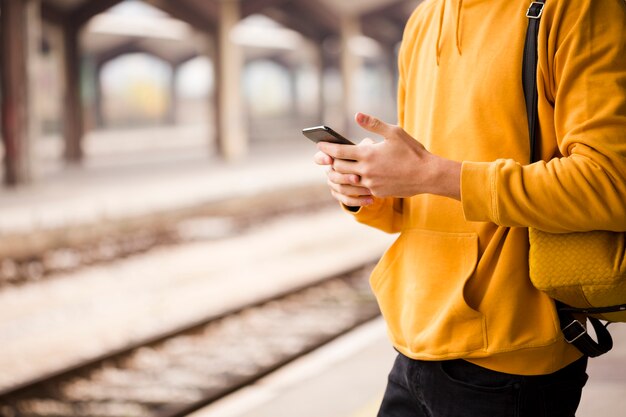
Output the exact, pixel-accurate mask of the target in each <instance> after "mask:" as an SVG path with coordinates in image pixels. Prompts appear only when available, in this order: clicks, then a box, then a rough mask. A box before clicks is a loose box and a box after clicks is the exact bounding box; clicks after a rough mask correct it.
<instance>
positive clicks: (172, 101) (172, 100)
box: [165, 64, 180, 125]
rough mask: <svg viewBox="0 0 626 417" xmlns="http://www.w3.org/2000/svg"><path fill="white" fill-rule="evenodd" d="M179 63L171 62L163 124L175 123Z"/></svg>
mask: <svg viewBox="0 0 626 417" xmlns="http://www.w3.org/2000/svg"><path fill="white" fill-rule="evenodd" d="M179 69H180V64H172V76H171V78H170V84H169V97H168V102H167V110H166V112H165V124H166V125H176V122H177V116H176V115H177V113H178V92H177V91H176V79H177V78H178V70H179Z"/></svg>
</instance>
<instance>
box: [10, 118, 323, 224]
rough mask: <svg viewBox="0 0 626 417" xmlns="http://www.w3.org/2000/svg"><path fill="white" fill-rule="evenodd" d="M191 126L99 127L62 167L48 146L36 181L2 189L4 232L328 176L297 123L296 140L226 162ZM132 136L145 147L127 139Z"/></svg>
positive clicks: (138, 212) (108, 218)
mask: <svg viewBox="0 0 626 417" xmlns="http://www.w3.org/2000/svg"><path fill="white" fill-rule="evenodd" d="M188 130H189V129H187V128H184V127H180V128H169V129H167V128H160V129H155V130H150V129H142V130H138V131H137V130H135V131H133V130H129V131H121V132H116V134H112V133H107V132H101V133H94V134H92V136H96V137H95V138H93V139H92V140H91V142H89V143H94V144H95V145H94V146H92V148H94V151H93V155H92V156H91V157H89V158H87V159H86V160H85V161H84V162H83V163H82V164H81V165H79V166H69V167H62V166H61V167H60V166H58V164H59V161H58V157H57V158H56V162H55V163H52V162H51V161H50V159H51V158H52V156H53V155H54V152H53V151H48V152H46V153H45V155H47V157H46V158H44V159H43V162H42V165H43V166H45V168H41V170H40V172H39V174H38V177H37V178H36V180H35V181H34V182H33V183H32V184H30V185H25V186H21V187H19V188H17V189H3V190H2V193H0V236H7V235H20V234H26V233H31V232H33V231H41V230H54V229H62V228H65V227H73V226H77V225H91V224H97V223H100V222H112V221H115V220H119V219H124V218H128V217H139V216H145V215H148V214H151V213H157V212H166V211H174V210H179V209H182V208H187V207H190V206H197V205H200V204H206V203H210V202H214V201H219V200H223V199H226V198H234V197H239V196H249V195H253V194H260V193H263V192H265V191H268V190H275V189H281V188H290V187H291V188H293V187H302V186H306V185H311V184H323V182H324V178H323V174H321V172H322V171H321V169H320V167H317V166H315V165H314V163H313V162H312V155H313V153H314V152H315V147H314V145H313V144H312V143H309V142H308V141H306V139H305V138H303V137H298V136H301V135H300V134H299V132H297V131H295V132H294V138H293V141H281V142H279V143H270V144H268V145H267V146H262V145H261V144H254V145H253V147H252V149H251V150H250V154H249V156H247V157H245V158H243V159H241V160H238V161H234V162H224V161H222V160H220V159H218V158H217V157H215V156H214V155H213V154H212V153H211V152H210V150H209V144H207V143H204V142H202V141H200V140H199V137H198V134H199V133H198V132H196V131H191V132H189V131H188ZM161 136H166V137H167V138H162V137H161ZM172 137H174V138H175V139H176V140H173V139H172ZM167 141H169V142H167ZM134 142H139V143H140V144H141V143H143V144H144V145H143V146H144V148H143V149H141V148H139V149H135V148H133V147H131V146H129V145H124V144H127V143H134ZM152 142H157V144H158V143H160V144H161V146H160V147H158V146H157V145H155V144H154V143H152ZM171 142H174V145H172V144H168V145H167V146H165V144H166V143H171ZM178 142H180V143H178ZM177 143H178V144H177ZM135 146H137V145H135ZM151 146H152V147H151ZM118 148H122V150H121V151H120V150H118ZM55 164H56V165H55Z"/></svg>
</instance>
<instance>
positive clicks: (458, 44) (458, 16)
mask: <svg viewBox="0 0 626 417" xmlns="http://www.w3.org/2000/svg"><path fill="white" fill-rule="evenodd" d="M458 1H459V3H458V5H457V8H456V50H457V51H458V52H459V55H463V54H462V51H461V13H462V12H463V0H458Z"/></svg>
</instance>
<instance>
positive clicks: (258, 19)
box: [0, 0, 626, 417]
mask: <svg viewBox="0 0 626 417" xmlns="http://www.w3.org/2000/svg"><path fill="white" fill-rule="evenodd" d="M418 3H419V1H418V0H410V1H409V0H340V1H333V0H146V1H139V0H0V80H1V83H0V99H1V103H2V105H1V106H2V113H1V117H0V136H1V138H2V141H1V143H0V155H1V157H2V170H1V174H0V175H1V178H2V185H1V186H0V417H16V416H29V417H35V416H55V417H70V416H85V417H87V416H90V417H93V416H99V417H104V416H119V417H132V416H160V417H166V416H183V415H193V416H194V417H228V416H232V417H235V416H237V417H264V416H267V417H281V416H289V417H293V416H298V417H308V416H311V417H365V416H374V415H375V414H376V410H377V405H378V402H379V401H380V398H381V396H382V393H383V390H384V387H385V384H386V375H387V372H388V370H389V369H390V367H391V363H392V361H393V359H394V355H395V352H394V351H393V349H391V347H390V345H389V342H388V341H387V337H386V334H385V326H384V324H383V323H382V321H381V319H380V318H379V315H378V308H377V305H376V302H375V300H373V298H372V295H371V292H370V290H369V286H368V275H369V272H370V271H371V269H372V267H373V265H374V264H375V262H376V261H377V259H378V258H379V257H380V256H381V255H382V253H383V252H384V250H385V249H386V248H387V247H388V246H389V245H390V244H391V243H392V242H393V239H394V236H390V235H385V234H383V233H381V232H377V231H375V230H373V229H370V228H366V227H363V226H361V225H358V224H356V223H355V222H353V221H351V219H350V217H349V216H347V215H346V214H345V213H343V212H342V211H341V210H340V209H339V208H338V207H337V204H336V202H335V201H334V200H333V199H332V198H331V197H330V195H329V192H328V190H327V187H326V184H325V175H324V170H323V169H322V168H320V167H317V166H315V165H314V164H313V162H312V156H313V154H314V153H315V146H314V145H313V144H312V143H311V142H310V141H308V140H307V139H305V138H304V137H303V136H302V135H301V129H302V128H304V127H309V126H315V125H321V124H326V125H329V126H331V127H333V128H334V129H335V130H337V131H339V132H341V133H343V134H344V135H345V136H348V137H351V138H352V139H354V140H356V141H358V140H360V139H361V138H362V137H365V136H366V133H365V132H364V131H362V130H360V129H359V128H357V127H356V126H355V124H354V123H353V121H352V120H353V116H354V113H355V112H357V111H362V112H367V113H371V114H374V115H377V116H378V117H380V118H382V119H384V120H386V121H389V122H392V123H395V120H396V111H395V109H396V103H395V100H396V84H397V63H396V61H397V52H398V47H399V43H400V41H401V38H402V31H403V28H404V24H405V23H406V20H407V19H408V17H409V15H410V14H411V12H412V11H413V10H414V9H415V7H416V6H417V4H418ZM616 328H617V326H616ZM614 333H615V334H616V339H617V340H616V347H619V346H622V348H621V349H618V348H616V349H614V351H613V352H611V353H610V354H609V355H607V356H606V359H605V358H602V359H601V360H597V361H596V362H595V363H594V368H593V372H594V373H595V374H592V381H594V385H593V386H591V387H590V388H589V389H588V390H587V391H586V394H585V395H586V396H585V398H584V399H583V410H582V413H581V416H583V417H591V416H594V417H595V416H597V415H607V416H608V415H618V414H615V410H626V403H625V401H626V398H624V396H623V389H624V387H625V386H626V382H625V380H624V376H623V375H622V372H621V369H623V368H621V367H620V366H616V365H618V364H624V363H626V348H624V347H626V334H625V333H624V332H623V331H622V332H621V333H619V332H618V331H615V332H614ZM620 340H621V342H622V343H621V344H620V343H619V342H620ZM594 376H595V378H593V377H594ZM244 387H245V388H244ZM191 413H194V414H191ZM621 415H622V416H626V414H621Z"/></svg>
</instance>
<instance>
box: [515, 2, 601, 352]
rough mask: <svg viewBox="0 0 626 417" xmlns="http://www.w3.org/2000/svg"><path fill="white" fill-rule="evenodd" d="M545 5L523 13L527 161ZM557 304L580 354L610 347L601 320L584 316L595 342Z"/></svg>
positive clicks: (533, 134)
mask: <svg viewBox="0 0 626 417" xmlns="http://www.w3.org/2000/svg"><path fill="white" fill-rule="evenodd" d="M544 6H545V0H538V1H534V2H532V3H531V4H530V7H529V8H528V11H527V12H526V17H528V30H527V31H526V43H525V44H524V58H523V61H522V86H523V88H524V100H525V101H526V114H527V116H528V135H529V138H530V162H536V161H537V160H538V159H539V158H537V128H538V125H539V112H538V109H537V102H538V97H537V35H538V34H539V22H540V19H541V15H542V14H543V8H544ZM556 307H557V311H558V315H559V321H560V323H561V330H562V332H563V335H564V336H565V340H566V341H567V343H571V344H572V345H574V346H576V348H577V349H578V350H580V351H581V352H582V353H583V354H585V355H587V356H589V357H592V358H593V357H596V356H600V355H602V354H604V353H606V352H608V351H609V350H611V348H612V347H613V339H612V338H611V334H610V333H609V331H608V330H607V328H606V327H605V326H604V325H603V324H602V323H601V322H600V320H598V319H596V318H593V317H588V318H587V319H588V320H589V321H590V322H591V324H592V325H593V328H594V330H595V332H596V337H597V339H598V341H597V342H596V341H595V340H593V338H592V337H591V336H589V334H588V333H587V329H586V327H585V326H584V324H583V323H581V322H580V321H578V320H576V318H575V317H574V315H573V314H572V312H576V311H580V310H576V309H573V308H571V307H569V306H566V305H565V304H562V303H560V302H557V303H556Z"/></svg>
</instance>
